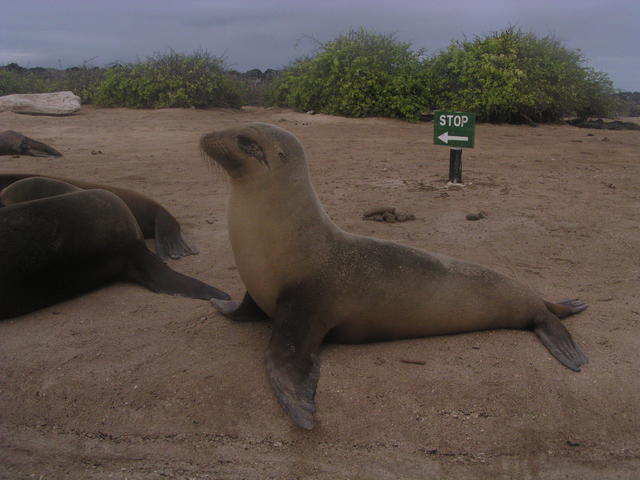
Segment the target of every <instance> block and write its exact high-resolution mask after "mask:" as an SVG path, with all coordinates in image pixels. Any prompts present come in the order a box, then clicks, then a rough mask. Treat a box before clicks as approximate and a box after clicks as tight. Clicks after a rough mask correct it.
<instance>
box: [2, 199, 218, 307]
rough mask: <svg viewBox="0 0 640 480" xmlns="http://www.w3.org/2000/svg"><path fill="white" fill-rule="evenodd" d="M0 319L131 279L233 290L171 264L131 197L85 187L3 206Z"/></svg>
mask: <svg viewBox="0 0 640 480" xmlns="http://www.w3.org/2000/svg"><path fill="white" fill-rule="evenodd" d="M0 252H1V253H2V268H1V269H0V319H5V318H9V317H14V316H17V315H22V314H24V313H28V312H31V311H34V310H37V309H39V308H42V307H45V306H47V305H51V304H53V303H56V302H60V301H62V300H66V299H69V298H71V297H73V296H76V295H79V294H81V293H84V292H87V291H89V290H92V289H95V288H98V287H101V286H103V285H105V284H107V283H109V282H111V281H114V280H117V279H128V280H132V281H134V282H137V283H139V284H140V285H142V286H144V287H146V288H148V289H150V290H152V291H154V292H158V293H167V294H177V295H183V296H186V297H191V298H199V299H203V300H210V299H212V298H218V299H229V296H228V295H227V294H226V293H224V292H222V291H220V290H218V289H217V288H214V287H212V286H210V285H207V284H206V283H203V282H201V281H200V280H196V279H195V278H191V277H188V276H186V275H182V274H181V273H178V272H175V271H173V270H171V269H170V268H169V267H168V266H167V265H165V263H164V262H163V261H162V260H161V259H160V258H159V257H157V256H156V255H155V254H154V253H152V252H151V251H150V250H149V249H147V247H146V246H145V244H144V240H143V237H142V232H141V231H140V228H139V227H138V224H137V223H136V220H135V218H134V217H133V215H132V214H131V212H130V210H129V209H128V208H127V206H126V204H125V203H124V202H123V201H122V200H120V198H118V197H117V196H116V195H114V194H113V193H111V192H107V191H105V190H86V191H85V190H83V191H80V192H73V193H67V194H64V195H58V196H54V197H48V198H42V199H39V200H32V201H29V202H25V203H18V204H15V205H11V206H9V207H5V208H2V209H0Z"/></svg>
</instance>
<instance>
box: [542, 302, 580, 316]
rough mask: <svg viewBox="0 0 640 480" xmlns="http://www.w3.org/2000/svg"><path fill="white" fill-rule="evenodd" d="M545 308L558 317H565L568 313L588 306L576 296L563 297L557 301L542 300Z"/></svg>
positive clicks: (571, 313)
mask: <svg viewBox="0 0 640 480" xmlns="http://www.w3.org/2000/svg"><path fill="white" fill-rule="evenodd" d="M544 304H545V305H546V307H547V309H548V310H549V311H550V312H551V313H553V314H554V315H555V316H556V317H558V318H566V317H568V316H570V315H575V314H577V313H580V312H583V311H585V310H586V309H587V308H588V305H587V304H586V303H584V302H581V301H580V300H578V299H577V298H565V299H564V300H560V301H559V302H557V303H552V302H544Z"/></svg>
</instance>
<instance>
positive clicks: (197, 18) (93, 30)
mask: <svg viewBox="0 0 640 480" xmlns="http://www.w3.org/2000/svg"><path fill="white" fill-rule="evenodd" d="M510 25H516V26H518V27H519V28H520V29H521V30H523V31H528V32H534V33H536V34H539V35H547V34H553V35H555V36H556V38H558V39H559V40H561V41H562V42H563V43H564V45H565V46H567V47H569V48H579V49H581V50H582V52H583V54H584V56H585V57H586V58H587V59H588V60H589V65H590V66H592V67H594V68H596V69H597V70H601V71H605V72H607V73H608V74H609V76H610V77H611V79H612V80H613V82H614V86H615V87H616V88H619V89H621V90H634V91H640V48H638V42H637V38H638V31H639V30H640V0H452V1H449V2H446V1H442V0H438V1H431V0H393V1H382V0H369V1H366V0H351V1H349V0H339V1H334V0H313V1H308V0H178V1H170V0H103V1H100V0H96V1H93V0H0V65H3V64H6V63H10V62H16V63H19V64H20V65H23V66H28V67H34V66H45V67H67V66H73V65H79V64H82V63H83V61H87V60H91V61H92V62H93V65H96V66H104V65H107V64H109V63H112V62H129V61H134V60H136V59H139V58H144V57H146V56H148V55H151V54H153V53H156V52H163V51H166V50H167V49H168V48H172V49H174V50H176V51H178V52H183V53H190V52H192V51H194V50H196V49H206V50H207V51H209V52H210V53H212V54H215V55H225V56H226V58H227V63H228V66H229V67H230V68H234V69H236V70H240V71H245V70H249V69H252V68H260V69H262V70H264V69H266V68H276V69H277V68H281V67H283V66H286V65H287V64H288V63H290V62H291V61H292V60H294V59H295V58H297V57H300V56H303V55H305V54H307V53H309V52H310V51H311V50H312V49H313V47H314V42H313V41H311V40H310V38H314V39H316V40H318V41H321V42H324V41H327V40H331V39H332V38H335V37H336V36H337V35H339V34H341V33H344V32H346V31H348V30H349V29H353V28H358V27H360V26H363V27H366V28H368V29H370V30H373V31H376V32H379V33H394V34H396V36H397V38H398V39H400V40H403V41H406V42H410V43H411V44H412V45H413V47H415V48H416V49H417V48H425V49H427V51H428V52H437V51H438V50H439V49H441V48H444V47H446V46H447V45H448V44H449V42H450V41H451V40H452V39H461V38H463V36H465V35H466V36H467V37H469V38H473V36H474V35H482V34H484V33H489V32H492V31H495V30H500V29H503V28H505V27H508V26H510Z"/></svg>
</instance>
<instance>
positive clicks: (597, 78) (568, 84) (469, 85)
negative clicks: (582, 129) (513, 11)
mask: <svg viewBox="0 0 640 480" xmlns="http://www.w3.org/2000/svg"><path fill="white" fill-rule="evenodd" d="M584 63H585V62H584V58H583V57H582V54H581V53H580V52H579V51H577V50H569V49H567V48H565V47H563V46H562V45H561V44H560V42H559V41H557V40H556V39H554V38H553V37H549V36H546V37H542V38H539V37H536V36H535V35H534V34H531V33H523V32H521V31H519V30H516V29H514V28H508V29H506V30H503V31H500V32H496V33H493V34H490V35H487V36H484V37H476V39H475V40H473V41H467V40H464V41H454V42H452V43H451V44H450V46H449V47H448V49H446V50H444V51H442V52H440V54H438V55H436V56H435V57H434V58H432V59H431V61H430V68H431V69H432V74H433V79H434V85H433V89H434V97H435V103H436V105H437V106H438V107H439V108H443V109H454V110H468V111H472V112H475V113H476V114H477V115H478V116H479V118H480V119H481V120H485V121H510V122H514V121H515V122H518V121H554V120H559V119H560V118H562V117H563V116H564V115H568V114H578V115H583V114H585V113H587V112H588V113H589V114H590V115H606V114H607V113H609V110H610V108H611V106H612V104H611V103H610V99H611V94H613V89H612V86H611V82H610V80H609V79H608V77H607V75H606V74H604V73H601V72H596V71H594V70H592V69H589V68H587V67H585V66H584Z"/></svg>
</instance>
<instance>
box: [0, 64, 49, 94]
mask: <svg viewBox="0 0 640 480" xmlns="http://www.w3.org/2000/svg"><path fill="white" fill-rule="evenodd" d="M53 91H55V89H54V88H53V85H51V84H50V82H49V81H48V80H47V79H46V78H45V77H44V76H43V75H41V74H37V73H32V72H29V71H25V72H16V71H11V70H0V96H2V95H11V94H14V93H42V92H53Z"/></svg>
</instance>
